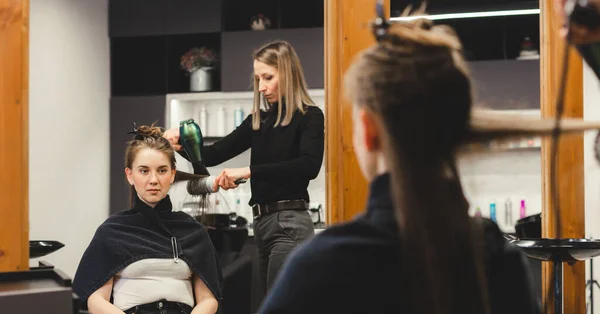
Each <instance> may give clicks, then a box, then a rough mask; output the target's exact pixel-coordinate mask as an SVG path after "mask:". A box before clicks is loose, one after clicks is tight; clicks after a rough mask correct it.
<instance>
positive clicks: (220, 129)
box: [217, 107, 227, 136]
mask: <svg viewBox="0 0 600 314" xmlns="http://www.w3.org/2000/svg"><path fill="white" fill-rule="evenodd" d="M226 129H227V124H226V123H225V108H223V107H219V109H218V110H217V136H225V133H226V132H227V131H226Z"/></svg>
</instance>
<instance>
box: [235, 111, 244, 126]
mask: <svg viewBox="0 0 600 314" xmlns="http://www.w3.org/2000/svg"><path fill="white" fill-rule="evenodd" d="M233 120H234V128H237V127H238V126H240V125H241V124H242V122H243V121H244V111H243V110H242V108H240V107H237V109H235V112H234V116H233Z"/></svg>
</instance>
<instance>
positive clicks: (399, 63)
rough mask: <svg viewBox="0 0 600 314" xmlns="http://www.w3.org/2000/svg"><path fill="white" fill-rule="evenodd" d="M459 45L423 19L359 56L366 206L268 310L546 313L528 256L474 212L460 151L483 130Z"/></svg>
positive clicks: (307, 249) (289, 280)
mask: <svg viewBox="0 0 600 314" xmlns="http://www.w3.org/2000/svg"><path fill="white" fill-rule="evenodd" d="M461 50H462V47H461V43H460V41H459V39H458V38H457V37H456V35H455V34H454V32H453V31H452V30H451V29H449V28H445V27H442V26H433V25H432V24H431V23H430V22H428V21H424V20H417V21H413V22H406V23H402V24H400V23H397V24H392V25H390V27H389V28H388V29H387V33H385V34H384V35H383V36H382V37H380V38H379V40H378V43H376V44H375V45H373V46H372V47H370V48H368V49H366V50H365V51H363V52H362V53H360V54H359V55H358V56H357V58H356V59H355V61H354V62H353V64H352V65H351V67H350V69H349V70H348V72H347V73H346V75H345V90H346V91H347V94H348V95H347V96H348V98H349V100H350V101H351V103H352V104H353V105H352V109H353V130H354V133H353V141H354V152H355V154H356V157H357V160H358V163H359V165H360V169H361V170H362V173H363V175H364V176H365V177H366V179H367V180H368V181H370V188H369V191H370V192H369V197H368V201H367V205H366V213H365V215H362V216H360V217H357V218H356V219H354V220H353V221H351V222H348V223H344V224H340V225H337V226H331V227H329V228H328V229H326V230H325V231H324V232H322V233H320V234H319V235H317V236H316V237H315V238H313V239H312V240H311V241H308V242H307V243H305V244H304V245H303V246H301V247H300V248H299V249H298V250H297V251H295V252H294V253H292V255H291V257H290V258H289V259H288V261H287V262H286V265H285V266H284V268H283V270H282V272H281V274H280V276H279V277H278V280H277V281H276V283H275V285H274V287H273V289H272V291H271V293H270V294H269V295H268V296H267V297H266V299H265V301H264V302H263V304H262V307H261V309H260V310H259V312H260V313H261V314H271V313H313V314H314V313H408V314H415V313H427V314H442V313H444V314H450V313H453V314H484V313H487V314H501V313H527V314H529V313H539V312H540V304H539V302H538V301H537V300H536V297H535V294H534V292H533V291H532V279H531V273H530V270H529V267H528V264H527V261H526V258H525V256H524V255H523V254H522V253H521V251H519V249H518V248H516V247H515V246H513V245H511V244H509V243H508V242H507V241H506V240H505V239H504V237H503V234H502V232H501V231H500V230H499V228H498V226H497V225H496V224H494V223H493V222H492V221H490V220H487V219H475V218H471V217H469V215H468V209H469V204H468V203H467V201H466V199H465V196H464V193H463V190H462V187H461V183H460V177H459V174H458V171H457V166H456V152H457V149H458V148H459V147H460V146H461V145H462V144H465V143H466V142H467V140H468V139H473V138H475V137H476V135H477V134H473V133H472V132H471V131H473V130H472V129H471V127H470V125H471V124H470V123H471V122H472V121H471V112H472V110H471V107H472V99H471V82H470V79H469V76H468V74H467V71H466V68H465V62H464V60H463V59H462V56H461ZM489 129H490V130H491V131H490V132H489V134H487V135H484V136H490V134H497V135H502V132H499V131H498V130H497V128H494V127H493V125H491V126H489ZM531 130H535V128H533V127H532V129H531ZM513 131H514V130H513ZM507 132H508V131H507ZM515 132H516V131H515ZM525 133H535V132H533V131H532V132H525ZM512 135H514V133H513V134H512ZM507 136H508V135H507ZM479 138H481V137H479Z"/></svg>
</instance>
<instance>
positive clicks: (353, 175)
mask: <svg viewBox="0 0 600 314" xmlns="http://www.w3.org/2000/svg"><path fill="white" fill-rule="evenodd" d="M375 4H376V0H325V99H326V106H325V108H326V118H327V121H326V128H325V129H326V151H327V158H326V173H327V175H326V182H327V191H326V193H327V223H328V224H332V223H333V224H334V223H339V222H343V221H348V220H350V219H352V218H353V217H354V216H355V215H356V214H358V213H360V212H362V211H364V209H365V202H366V198H367V193H368V185H367V182H366V180H365V179H364V178H363V176H362V174H361V172H360V169H359V167H358V164H357V162H356V158H355V157H354V151H353V147H352V115H351V113H352V112H351V108H350V105H349V104H348V102H347V100H346V99H345V98H344V96H343V84H342V82H343V77H344V73H345V72H346V69H347V68H348V66H349V65H350V63H351V62H352V58H353V57H354V56H355V55H356V53H357V52H359V51H360V50H363V49H365V48H367V47H369V46H370V45H372V44H373V43H375V38H374V37H373V33H372V31H371V28H370V27H369V24H370V23H371V22H373V20H374V19H375V17H376V13H375ZM385 9H386V15H387V16H388V17H389V11H390V1H389V0H386V1H385Z"/></svg>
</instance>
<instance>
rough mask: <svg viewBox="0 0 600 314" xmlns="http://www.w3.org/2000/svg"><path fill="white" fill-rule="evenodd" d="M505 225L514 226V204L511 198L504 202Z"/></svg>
mask: <svg viewBox="0 0 600 314" xmlns="http://www.w3.org/2000/svg"><path fill="white" fill-rule="evenodd" d="M504 224H505V225H507V226H512V224H513V216H512V202H511V201H510V198H507V199H506V201H505V202H504Z"/></svg>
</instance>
